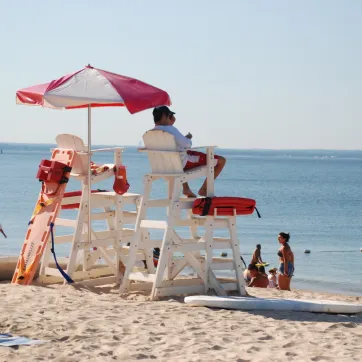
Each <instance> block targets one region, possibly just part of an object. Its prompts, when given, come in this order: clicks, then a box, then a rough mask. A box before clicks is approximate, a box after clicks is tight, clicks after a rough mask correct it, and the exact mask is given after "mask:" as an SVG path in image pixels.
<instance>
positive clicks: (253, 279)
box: [248, 277, 256, 287]
mask: <svg viewBox="0 0 362 362" xmlns="http://www.w3.org/2000/svg"><path fill="white" fill-rule="evenodd" d="M255 282H256V278H255V277H254V278H251V280H250V283H249V285H248V287H253V286H254V284H255Z"/></svg>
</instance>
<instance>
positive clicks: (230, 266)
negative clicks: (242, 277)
mask: <svg viewBox="0 0 362 362" xmlns="http://www.w3.org/2000/svg"><path fill="white" fill-rule="evenodd" d="M211 269H212V270H234V269H235V266H234V263H230V262H229V263H228V262H225V263H212V264H211Z"/></svg>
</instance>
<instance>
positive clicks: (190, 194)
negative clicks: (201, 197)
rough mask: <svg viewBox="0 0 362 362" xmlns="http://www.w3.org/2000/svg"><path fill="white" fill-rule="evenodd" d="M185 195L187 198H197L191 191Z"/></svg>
mask: <svg viewBox="0 0 362 362" xmlns="http://www.w3.org/2000/svg"><path fill="white" fill-rule="evenodd" d="M183 194H184V195H185V196H186V197H194V198H196V197H197V196H196V195H195V194H194V193H193V192H192V191H191V190H190V191H187V192H183Z"/></svg>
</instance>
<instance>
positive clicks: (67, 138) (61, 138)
mask: <svg viewBox="0 0 362 362" xmlns="http://www.w3.org/2000/svg"><path fill="white" fill-rule="evenodd" d="M55 140H56V142H57V145H58V148H66V149H72V150H75V151H76V152H77V153H76V155H75V157H74V164H73V168H72V173H71V175H84V176H87V172H88V169H87V165H88V155H87V154H86V152H88V149H87V146H86V145H85V144H84V142H83V140H82V139H81V138H79V137H78V136H74V135H72V134H66V133H63V134H58V136H57V137H56V138H55ZM79 152H81V154H79Z"/></svg>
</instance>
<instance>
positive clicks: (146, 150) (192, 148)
mask: <svg viewBox="0 0 362 362" xmlns="http://www.w3.org/2000/svg"><path fill="white" fill-rule="evenodd" d="M202 148H217V146H198V147H191V148H186V149H184V150H182V151H175V150H153V149H149V148H145V147H143V148H137V151H138V152H170V153H181V152H186V151H192V150H199V149H202Z"/></svg>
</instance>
